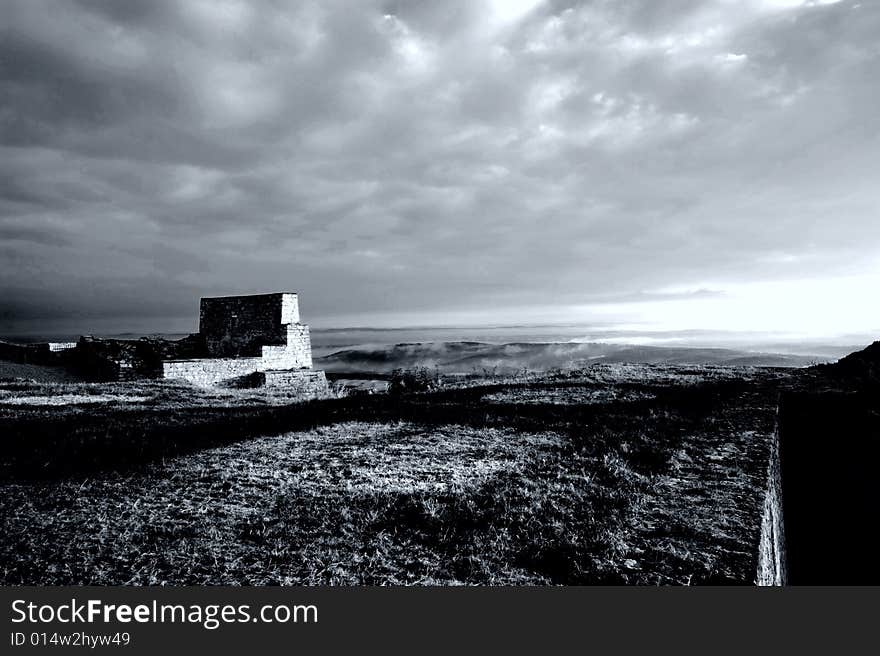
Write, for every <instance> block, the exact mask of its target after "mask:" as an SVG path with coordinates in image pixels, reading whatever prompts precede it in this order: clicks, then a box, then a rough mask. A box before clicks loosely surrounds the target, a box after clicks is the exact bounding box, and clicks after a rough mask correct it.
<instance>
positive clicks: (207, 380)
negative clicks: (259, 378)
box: [162, 358, 262, 387]
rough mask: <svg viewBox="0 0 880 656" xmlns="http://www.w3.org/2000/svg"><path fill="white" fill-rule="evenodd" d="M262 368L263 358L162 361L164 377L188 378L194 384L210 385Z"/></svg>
mask: <svg viewBox="0 0 880 656" xmlns="http://www.w3.org/2000/svg"><path fill="white" fill-rule="evenodd" d="M261 368H262V359H261V358H209V359H200V360H166V361H165V362H163V363H162V377H163V378H177V379H181V380H187V381H189V382H191V383H193V384H194V385H202V386H204V387H210V386H212V385H217V384H218V383H221V382H223V381H226V380H230V379H233V378H240V377H241V376H247V375H249V374H252V373H255V372H257V371H260V370H261Z"/></svg>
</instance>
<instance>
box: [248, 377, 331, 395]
mask: <svg viewBox="0 0 880 656" xmlns="http://www.w3.org/2000/svg"><path fill="white" fill-rule="evenodd" d="M263 375H264V376H265V385H266V387H274V388H283V389H284V390H285V391H288V392H293V393H296V394H298V395H300V396H302V397H303V398H320V397H324V396H326V395H327V393H328V392H329V391H330V387H329V386H328V385H327V377H326V376H325V375H324V372H323V371H266V372H265V373H264V374H263Z"/></svg>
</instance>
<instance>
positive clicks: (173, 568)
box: [0, 366, 795, 584]
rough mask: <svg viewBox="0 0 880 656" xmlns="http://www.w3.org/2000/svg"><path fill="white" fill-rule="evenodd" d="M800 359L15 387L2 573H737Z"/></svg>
mask: <svg viewBox="0 0 880 656" xmlns="http://www.w3.org/2000/svg"><path fill="white" fill-rule="evenodd" d="M794 375H795V374H794V373H792V372H790V371H782V370H772V369H757V368H726V367H698V368H693V367H690V368H680V367H662V366H606V367H594V368H591V369H588V370H585V371H582V372H576V373H569V374H556V375H546V376H542V377H535V376H533V377H529V378H528V379H527V380H520V381H517V382H509V383H499V382H496V383H494V384H491V385H477V384H475V383H473V382H471V384H470V385H469V386H466V387H461V388H457V389H449V390H442V391H439V392H434V393H429V394H414V395H404V396H386V395H374V396H357V397H350V398H340V399H331V400H326V401H318V402H310V403H305V404H290V403H286V402H285V400H284V399H283V398H279V397H271V398H269V397H264V396H262V395H260V394H259V393H256V392H254V391H252V390H247V391H232V390H231V391H227V392H222V393H220V394H219V395H215V394H213V393H209V392H204V391H199V390H195V389H193V388H188V387H186V386H182V385H172V384H169V383H162V382H154V383H138V384H136V385H132V384H126V385H121V384H116V385H75V384H55V385H52V384H33V383H6V384H5V385H2V386H0V387H2V388H3V389H2V390H0V427H2V428H3V430H4V433H5V437H4V440H3V443H2V444H0V465H2V466H0V474H2V480H3V482H2V484H0V518H2V519H0V521H2V525H0V536H2V537H0V573H2V574H0V582H2V583H4V584H19V583H25V584H55V583H77V584H115V583H130V584H148V583H177V584H203V583H241V584H318V583H333V584H398V583H399V584H431V583H438V584H548V583H549V584H589V583H646V584H689V583H690V584H700V583H740V584H750V583H752V582H753V580H754V577H755V570H756V559H757V545H758V537H759V529H760V513H761V504H762V500H763V493H764V490H765V486H766V466H767V454H768V452H769V445H770V440H771V438H772V434H773V428H774V418H775V407H776V395H777V392H778V389H779V388H780V386H784V385H787V384H788V383H789V381H790V380H791V378H792V376H794ZM52 397H55V398H59V397H60V398H61V399H62V400H63V401H64V403H58V404H55V403H54V402H51V401H42V400H39V399H43V398H52ZM89 397H92V398H89ZM94 397H98V398H99V399H100V400H97V401H96V400H95V398H94ZM22 398H24V399H26V400H25V401H14V399H22ZM35 401H36V402H35Z"/></svg>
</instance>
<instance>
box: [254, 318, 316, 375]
mask: <svg viewBox="0 0 880 656" xmlns="http://www.w3.org/2000/svg"><path fill="white" fill-rule="evenodd" d="M286 329H287V342H286V344H285V345H284V346H264V347H263V348H262V350H261V355H262V357H263V363H264V369H311V368H312V340H311V338H310V337H309V327H308V326H304V325H303V324H293V325H290V326H287V327H286Z"/></svg>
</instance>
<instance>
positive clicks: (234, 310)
mask: <svg viewBox="0 0 880 656" xmlns="http://www.w3.org/2000/svg"><path fill="white" fill-rule="evenodd" d="M198 336H199V338H200V340H201V343H202V345H203V349H204V356H205V357H198V358H187V359H163V360H162V377H163V378H176V379H183V380H187V381H189V382H191V383H194V384H196V385H202V386H212V385H218V384H228V383H232V382H235V381H236V380H244V379H248V378H250V379H251V382H252V383H253V384H263V385H267V386H277V385H283V386H284V387H296V388H300V387H301V388H302V389H303V391H304V392H308V391H315V392H316V393H317V392H318V391H320V390H323V391H326V389H327V379H326V377H325V376H324V372H323V371H314V370H312V345H311V339H310V337H309V327H308V326H307V325H305V324H302V323H300V316H299V301H298V299H297V295H296V294H294V293H290V292H279V293H274V294H254V295H249V296H220V297H215V298H203V299H201V305H200V308H199V333H198Z"/></svg>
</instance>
